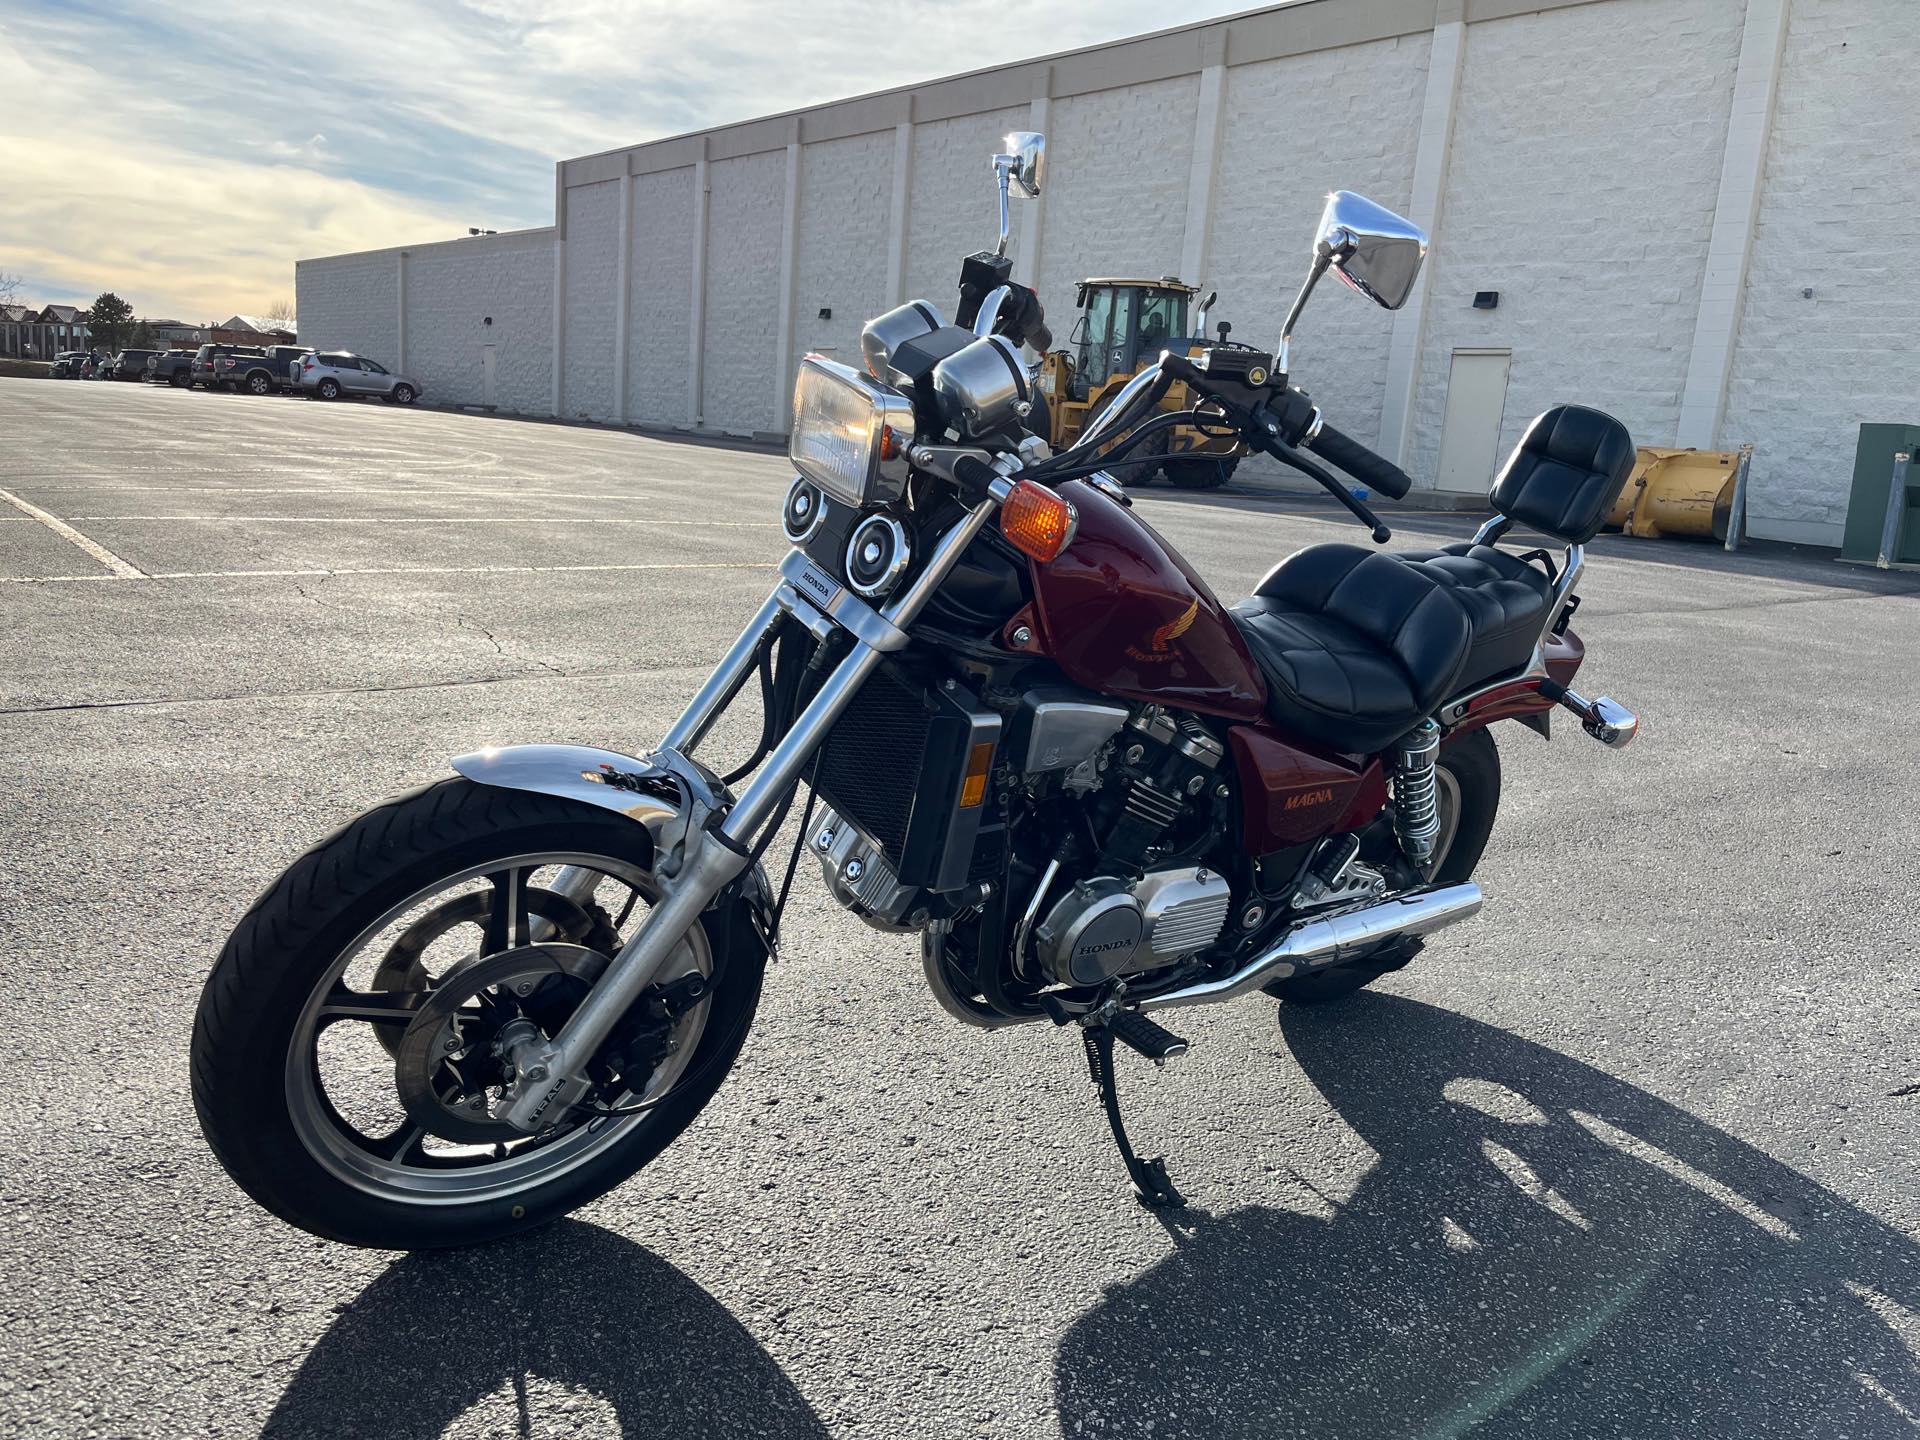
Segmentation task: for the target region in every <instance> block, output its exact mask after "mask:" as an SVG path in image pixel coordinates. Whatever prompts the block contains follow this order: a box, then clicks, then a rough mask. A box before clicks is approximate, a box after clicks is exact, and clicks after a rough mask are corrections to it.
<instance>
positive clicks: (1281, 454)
mask: <svg viewBox="0 0 1920 1440" xmlns="http://www.w3.org/2000/svg"><path fill="white" fill-rule="evenodd" d="M1260 448H1261V449H1262V450H1265V451H1266V452H1267V453H1268V454H1269V455H1271V456H1273V458H1274V459H1276V460H1278V461H1279V462H1280V463H1281V464H1282V465H1291V466H1292V467H1293V468H1294V469H1296V470H1298V471H1299V472H1300V473H1301V474H1302V475H1305V476H1307V477H1308V478H1310V479H1313V480H1318V481H1319V482H1320V484H1321V486H1322V487H1323V488H1324V489H1325V490H1326V492H1327V493H1328V494H1329V495H1331V496H1333V498H1334V499H1336V500H1338V501H1339V502H1340V503H1341V504H1342V505H1344V506H1346V507H1347V509H1349V510H1351V511H1352V512H1353V516H1354V518H1355V519H1356V520H1358V521H1359V522H1360V523H1361V524H1362V525H1365V526H1366V527H1367V528H1368V529H1369V530H1370V531H1372V532H1373V543H1374V544H1376V545H1384V544H1386V543H1387V542H1388V541H1389V540H1391V539H1392V538H1393V531H1391V530H1389V529H1388V528H1387V527H1386V525H1385V524H1384V523H1383V522H1382V521H1381V519H1380V517H1379V516H1378V515H1376V514H1374V513H1373V511H1372V510H1370V509H1368V508H1367V505H1366V503H1365V502H1364V501H1362V500H1361V499H1360V498H1359V497H1358V496H1356V495H1355V494H1354V493H1353V492H1352V491H1351V490H1349V489H1347V487H1346V486H1345V485H1342V484H1341V483H1340V482H1339V481H1338V480H1336V479H1335V478H1334V477H1333V475H1332V473H1331V472H1329V471H1327V470H1325V469H1323V468H1322V467H1321V466H1320V465H1319V463H1318V462H1316V461H1314V460H1311V459H1309V458H1308V457H1307V455H1306V454H1305V453H1304V452H1302V451H1300V450H1296V449H1294V447H1293V446H1291V445H1289V444H1287V442H1286V441H1284V440H1282V439H1281V438H1280V437H1279V436H1278V435H1272V434H1270V435H1268V436H1267V437H1266V438H1265V439H1264V440H1262V441H1261V442H1260Z"/></svg>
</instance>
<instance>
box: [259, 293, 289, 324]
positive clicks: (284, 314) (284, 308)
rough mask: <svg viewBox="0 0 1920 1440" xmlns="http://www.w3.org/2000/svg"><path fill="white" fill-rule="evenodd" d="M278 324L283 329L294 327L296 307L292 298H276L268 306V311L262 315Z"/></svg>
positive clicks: (263, 317) (262, 317)
mask: <svg viewBox="0 0 1920 1440" xmlns="http://www.w3.org/2000/svg"><path fill="white" fill-rule="evenodd" d="M260 318H261V319H263V320H267V321H270V322H272V323H273V324H275V325H278V326H279V327H280V328H281V329H283V330H291V329H293V322H294V309H293V301H291V300H276V301H274V302H273V304H271V305H269V306H268V307H267V313H266V314H265V315H263V316H261V317H260Z"/></svg>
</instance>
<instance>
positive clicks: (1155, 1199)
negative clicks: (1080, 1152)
mask: <svg viewBox="0 0 1920 1440" xmlns="http://www.w3.org/2000/svg"><path fill="white" fill-rule="evenodd" d="M1081 1038H1082V1039H1083V1040H1084V1041H1085V1042H1086V1046H1087V1071H1088V1073H1089V1074H1090V1075H1092V1076H1093V1083H1094V1084H1095V1085H1096V1086H1097V1087H1098V1088H1099V1091H1100V1103H1101V1104H1102V1105H1103V1106H1105V1107H1106V1111H1107V1124H1108V1125H1110V1126H1111V1127H1112V1128H1113V1143H1114V1144H1115V1145H1117V1146H1119V1147H1120V1158H1121V1159H1122V1160H1124V1161H1125V1162H1126V1165H1127V1176H1128V1178H1129V1179H1131V1180H1132V1181H1133V1194H1134V1198H1135V1199H1137V1200H1138V1201H1139V1202H1140V1203H1141V1204H1142V1205H1145V1206H1146V1207H1147V1208H1148V1209H1151V1210H1162V1209H1168V1208H1172V1207H1175V1206H1181V1205H1185V1204H1186V1203H1187V1202H1186V1198H1185V1197H1184V1196H1183V1195H1181V1193H1180V1192H1179V1191H1178V1190H1176V1189H1174V1188H1173V1181H1171V1180H1169V1179H1168V1178H1167V1167H1166V1165H1165V1163H1164V1162H1163V1161H1161V1160H1159V1159H1158V1158H1156V1159H1153V1160H1142V1159H1141V1158H1140V1157H1139V1156H1138V1155H1136V1154H1134V1153H1133V1146H1132V1144H1131V1143H1129V1141H1128V1140H1127V1127H1126V1124H1125V1123H1124V1122H1123V1121H1122V1120H1121V1118H1120V1094H1119V1092H1118V1091H1117V1090H1115V1089H1114V1087H1113V1031H1112V1030H1110V1029H1108V1028H1107V1027H1106V1026H1105V1025H1089V1026H1087V1027H1086V1028H1085V1029H1084V1030H1083V1031H1082V1032H1081Z"/></svg>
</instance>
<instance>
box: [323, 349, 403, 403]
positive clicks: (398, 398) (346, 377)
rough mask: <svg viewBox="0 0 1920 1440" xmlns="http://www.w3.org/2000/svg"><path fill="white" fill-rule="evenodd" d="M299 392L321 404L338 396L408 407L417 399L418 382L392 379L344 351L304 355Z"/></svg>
mask: <svg viewBox="0 0 1920 1440" xmlns="http://www.w3.org/2000/svg"><path fill="white" fill-rule="evenodd" d="M300 388H301V389H302V390H304V391H306V392H307V394H308V395H310V396H317V397H318V398H320V399H322V400H338V399H339V398H340V397H341V396H342V395H378V396H380V398H381V399H383V400H389V401H391V402H393V403H394V404H396V405H411V404H412V403H413V402H414V401H415V400H417V399H418V398H419V396H420V382H419V381H418V380H415V379H414V378H413V377H412V376H410V375H395V374H394V373H393V372H392V371H390V370H388V369H387V368H386V366H384V365H382V364H380V363H379V362H378V361H374V360H368V359H365V358H363V357H361V356H359V355H354V354H351V353H349V352H348V351H345V350H327V351H321V352H316V353H311V354H308V355H304V356H302V357H301V360H300Z"/></svg>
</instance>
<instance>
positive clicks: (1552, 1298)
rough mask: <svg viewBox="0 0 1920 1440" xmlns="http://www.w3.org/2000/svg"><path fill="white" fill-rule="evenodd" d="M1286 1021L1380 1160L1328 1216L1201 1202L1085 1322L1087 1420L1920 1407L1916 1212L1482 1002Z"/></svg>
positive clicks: (1554, 1421)
mask: <svg viewBox="0 0 1920 1440" xmlns="http://www.w3.org/2000/svg"><path fill="white" fill-rule="evenodd" d="M1282 1018H1283V1029H1284V1030H1285V1032H1286V1036H1287V1039H1288V1041H1289V1043H1290V1044H1291V1046H1292V1048H1293V1052H1294V1054H1295V1055H1296V1056H1297V1057H1298V1059H1299V1061H1300V1064H1301V1065H1302V1066H1303V1067H1304V1068H1305V1070H1306V1072H1307V1074H1308V1076H1309V1077H1310V1078H1311V1079H1312V1080H1313V1081H1314V1082H1315V1084H1317V1085H1318V1086H1319V1088H1320V1090H1321V1091H1322V1093H1323V1094H1324V1095H1325V1096H1326V1098H1327V1101H1328V1103H1329V1104H1330V1105H1331V1106H1332V1108H1333V1109H1334V1110H1335V1111H1336V1112H1338V1114H1339V1115H1340V1116H1341V1118H1342V1119H1344V1120H1345V1121H1346V1122H1347V1123H1348V1124H1349V1125H1351V1126H1352V1127H1353V1129H1354V1130H1355V1131H1356V1132H1357V1133H1358V1135H1359V1137H1360V1138H1361V1139H1362V1140H1363V1141H1365V1142H1366V1143H1367V1144H1368V1145H1369V1146H1371V1147H1372V1149H1373V1150H1374V1151H1375V1152H1376V1153H1377V1155H1378V1157H1379V1158H1378V1160H1377V1162H1376V1163H1375V1164H1374V1165H1373V1167H1372V1168H1371V1169H1370V1170H1369V1171H1368V1172H1367V1174H1366V1176H1365V1178H1364V1179H1363V1180H1362V1181H1361V1182H1360V1184H1359V1186H1358V1187H1357V1189H1356V1190H1355V1192H1354V1193H1353V1194H1352V1195H1351V1196H1347V1197H1337V1196H1336V1197H1319V1198H1315V1196H1314V1195H1313V1192H1312V1190H1311V1187H1310V1186H1309V1185H1308V1183H1307V1182H1306V1181H1304V1180H1302V1182H1301V1183H1302V1186H1303V1189H1302V1197H1303V1203H1304V1204H1305V1206H1306V1207H1307V1208H1309V1209H1320V1210H1321V1211H1322V1212H1323V1213H1326V1212H1330V1215H1329V1218H1321V1216H1320V1215H1315V1214H1309V1213H1301V1212H1299V1211H1293V1210H1278V1209H1268V1208H1251V1209H1246V1210H1240V1211H1236V1212H1233V1213H1231V1214H1226V1215H1207V1214H1205V1213H1202V1212H1198V1211H1195V1210H1188V1211H1182V1212H1175V1213H1174V1214H1173V1215H1172V1216H1171V1217H1170V1218H1169V1219H1168V1222H1167V1223H1168V1228H1169V1231H1170V1232H1171V1233H1172V1234H1173V1236H1174V1239H1175V1242H1176V1246H1177V1248H1176V1250H1175V1252H1174V1253H1173V1254H1172V1255H1170V1256H1169V1257H1168V1258H1167V1259H1165V1260H1163V1261H1161V1262H1160V1263H1158V1264H1157V1265H1155V1266H1154V1267H1152V1268H1151V1269H1150V1270H1148V1271H1146V1272H1145V1273H1143V1274H1142V1275H1140V1276H1139V1277H1138V1278H1137V1279H1135V1280H1132V1281H1130V1282H1127V1283H1126V1284H1123V1285H1120V1286H1117V1287H1115V1288H1113V1289H1111V1290H1109V1291H1108V1292H1107V1294H1106V1295H1105V1296H1104V1297H1103V1298H1102V1300H1101V1301H1100V1302H1099V1303H1097V1304H1096V1305H1095V1306H1094V1307H1093V1308H1092V1309H1091V1310H1089V1311H1088V1312H1087V1313H1086V1314H1084V1315H1083V1316H1081V1317H1080V1319H1079V1320H1077V1321H1076V1322H1075V1323H1074V1325H1073V1326H1072V1327H1071V1329H1070V1330H1069V1331H1068V1333H1067V1335H1066V1337H1065V1339H1064V1341H1063V1342H1062V1344H1061V1347H1060V1351H1059V1356H1058V1360H1057V1363H1056V1368H1055V1376H1054V1393H1055V1399H1056V1403H1057V1406H1058V1410H1059V1416H1060V1428H1061V1431H1062V1433H1063V1434H1068V1435H1074V1434H1101V1433H1105V1434H1126V1435H1140V1434H1146V1433H1149V1430H1150V1431H1151V1434H1152V1435H1153V1436H1154V1440H1169V1437H1172V1436H1185V1435H1193V1436H1208V1437H1220V1436H1260V1437H1262V1440H1274V1437H1280V1436H1314V1437H1329V1440H1333V1437H1339V1440H1348V1437H1368V1440H1373V1437H1388V1436H1421V1437H1438V1436H1456V1435H1461V1434H1464V1433H1466V1432H1467V1431H1469V1430H1471V1431H1472V1432H1473V1433H1474V1435H1476V1436H1516V1437H1518V1436H1526V1437H1530V1440H1531V1437H1538V1436H1554V1437H1570V1436H1600V1435H1606V1436H1622V1437H1658V1436H1678V1435H1700V1436H1713V1437H1758V1436H1766V1437H1769V1440H1783V1437H1789V1436H1806V1437H1809V1440H1811V1437H1820V1440H1834V1437H1839V1436H1852V1437H1856V1440H1857V1437H1864V1436H1881V1435H1895V1434H1899V1435H1911V1434H1913V1433H1914V1430H1915V1429H1916V1428H1920V1367H1916V1356H1920V1247H1916V1246H1915V1244H1914V1242H1913V1241H1912V1240H1911V1239H1910V1238H1909V1237H1907V1236H1905V1235H1903V1234H1902V1233H1900V1232H1899V1231H1897V1230H1895V1229H1893V1228H1891V1227H1889V1226H1888V1225H1886V1224H1884V1223H1883V1222H1881V1221H1880V1220H1878V1219H1876V1218H1874V1217H1872V1216H1870V1215H1867V1214H1865V1213H1863V1212H1861V1211H1860V1210H1858V1209H1855V1208H1853V1207H1851V1206H1849V1205H1848V1204H1847V1203H1846V1202H1844V1201H1843V1200H1841V1199H1840V1197H1838V1196H1837V1195H1835V1194H1833V1193H1832V1192H1831V1191H1828V1190H1826V1189H1823V1188H1822V1187H1820V1186H1819V1185H1816V1184H1815V1183H1813V1182H1812V1181H1810V1180H1808V1179H1807V1178H1806V1177H1804V1176H1802V1175H1800V1174H1798V1173H1796V1172H1795V1171H1794V1170H1792V1169H1790V1168H1788V1167H1787V1166H1785V1165H1782V1164H1780V1163H1779V1162H1778V1161H1775V1160H1773V1159H1772V1158H1770V1157H1769V1156H1767V1155H1765V1154H1763V1153H1761V1152H1760V1151H1758V1150H1756V1149H1753V1148H1752V1147H1751V1146H1748V1145H1745V1144H1743V1143H1741V1142H1739V1141H1737V1140H1735V1139H1733V1138H1732V1137H1730V1136H1728V1135H1726V1134H1724V1133H1722V1132H1720V1131H1718V1130H1715V1129H1713V1128H1712V1127H1711V1126H1709V1125H1706V1124H1704V1123H1702V1122H1701V1121H1700V1120H1698V1119H1696V1118H1694V1117H1693V1116H1691V1115H1688V1114H1687V1113H1685V1112H1684V1111H1681V1110H1678V1109H1676V1108H1675V1107H1673V1106H1672V1105H1669V1104H1667V1103H1666V1102H1664V1101H1662V1100H1659V1099H1656V1098H1655V1097H1654V1096H1652V1095H1649V1094H1647V1093H1646V1092H1645V1091H1642V1090H1638V1089H1635V1088H1634V1087H1632V1086H1630V1085H1626V1084H1623V1083H1622V1082H1620V1081H1618V1080H1615V1079H1613V1078H1611V1077H1610V1076H1608V1075H1606V1074H1604V1073H1602V1072H1600V1071H1598V1070H1595V1069H1593V1068H1591V1067H1589V1066H1587V1065H1584V1064H1581V1063H1579V1062H1577V1061H1574V1060H1570V1059H1568V1058H1567V1057H1565V1056H1563V1055H1559V1054H1556V1053H1555V1052H1553V1051H1551V1050H1548V1049H1545V1048H1543V1047H1541V1046H1538V1045H1534V1044H1531V1043H1529V1042H1527V1041H1524V1040H1519V1039H1516V1038H1515V1037H1513V1036H1511V1035H1508V1034H1505V1033H1504V1032H1501V1031H1499V1030H1495V1029H1492V1028H1490V1027H1488V1026H1485V1025H1480V1024H1477V1023H1475V1022H1473V1021H1471V1020H1467V1019H1464V1018H1463V1017H1461V1016H1458V1015H1453V1014H1449V1013H1447V1012H1445V1011H1442V1010H1438V1009H1435V1008H1433V1007H1431V1006H1427V1005H1422V1004H1418V1003H1416V1002H1413V1001H1409V1000H1404V999H1397V998H1393V997H1390V996H1384V995H1362V996H1357V997H1355V998H1354V999H1353V1000H1351V1001H1348V1002H1346V1003H1344V1004H1341V1005H1337V1006H1330V1007H1326V1008H1323V1009H1320V1010H1318V1011H1314V1010H1303V1009H1291V1008H1290V1009H1287V1010H1286V1011H1285V1013H1284V1014H1283V1017H1282ZM1861 1129H1862V1130H1863V1131H1867V1132H1868V1133H1865V1134H1862V1135H1861V1136H1860V1137H1859V1140H1860V1141H1861V1142H1863V1143H1864V1144H1871V1143H1872V1142H1873V1141H1874V1139H1876V1138H1877V1137H1876V1136H1875V1135H1874V1134H1872V1133H1871V1125H1870V1122H1867V1123H1863V1124H1862V1125H1861ZM1898 1152H1899V1147H1898V1146H1895V1147H1893V1151H1892V1153H1894V1154H1897V1153H1898ZM1869 1153H1870V1152H1869ZM1863 1158H1864V1157H1863Z"/></svg>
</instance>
